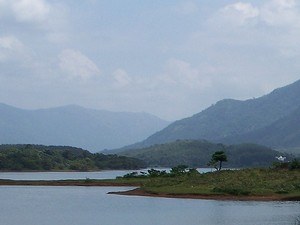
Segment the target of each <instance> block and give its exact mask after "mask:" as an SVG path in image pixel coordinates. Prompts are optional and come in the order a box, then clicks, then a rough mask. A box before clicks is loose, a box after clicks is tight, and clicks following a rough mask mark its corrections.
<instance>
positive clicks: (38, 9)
mask: <svg viewBox="0 0 300 225" xmlns="http://www.w3.org/2000/svg"><path fill="white" fill-rule="evenodd" d="M66 15H67V13H66V10H65V8H64V6H63V5H62V3H57V2H51V1H46V0H14V1H11V0H0V18H1V17H2V18H3V20H2V23H3V24H4V23H5V24H9V26H10V28H11V29H10V30H11V31H12V32H14V33H16V30H17V31H18V32H20V33H26V29H28V28H30V30H31V32H33V31H34V32H41V31H42V32H43V34H44V35H45V37H47V38H48V41H50V42H54V43H61V42H65V41H66V40H67V39H68V38H67V36H68V35H67V33H66V31H67V27H68V26H67V24H68V22H67V21H68V19H67V16H66ZM0 25H1V21H0ZM6 28H8V27H6ZM16 28H17V29H16ZM22 31H23V32H22ZM6 32H7V31H6ZM0 33H1V31H0Z"/></svg>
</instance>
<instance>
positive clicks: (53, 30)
mask: <svg viewBox="0 0 300 225" xmlns="http://www.w3.org/2000/svg"><path fill="white" fill-rule="evenodd" d="M299 71H300V1H293V0H266V1H262V0H257V1H250V0H248V1H232V0H218V1H210V0H198V1H196V0H195V1H193V0H190V1H188V0H187V1H176V0H143V1H141V0H103V1H102V0H99V1H97V0H85V1H74V0H65V1H62V0H52V1H50V0H49V1H48V0H0V102H3V103H6V104H10V105H14V106H17V107H21V108H27V109H36V108H45V107H53V106H60V105H66V104H78V105H81V106H84V107H89V108H95V109H107V110H112V111H144V112H149V113H152V114H155V115H157V116H160V117H162V118H164V119H168V120H174V119H180V118H183V117H186V116H191V115H192V114H195V113H197V112H200V111H201V110H203V109H204V108H206V107H208V106H210V105H211V104H213V103H215V102H216V101H218V100H221V99H223V98H235V99H247V98H252V97H258V96H261V95H263V94H266V93H268V92H270V91H271V90H272V89H274V88H277V87H280V86H284V85H286V84H289V83H292V82H294V81H296V80H298V79H299V78H300V72H299Z"/></svg>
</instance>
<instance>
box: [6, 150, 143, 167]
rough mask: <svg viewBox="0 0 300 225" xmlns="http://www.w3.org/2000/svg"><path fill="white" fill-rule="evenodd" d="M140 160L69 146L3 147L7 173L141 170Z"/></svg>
mask: <svg viewBox="0 0 300 225" xmlns="http://www.w3.org/2000/svg"><path fill="white" fill-rule="evenodd" d="M142 167H145V164H144V162H142V161H141V160H138V159H133V158H128V157H124V156H116V155H103V154H100V153H95V154H92V153H90V152H89V151H86V150H83V149H80V148H74V147H68V146H43V145H0V170H4V171H24V170H25V171H27V170H30V171H36V170H38V171H53V170H54V171H63V170H67V171H68V170H75V171H88V170H101V169H139V168H142Z"/></svg>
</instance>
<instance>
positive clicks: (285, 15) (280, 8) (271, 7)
mask: <svg viewBox="0 0 300 225" xmlns="http://www.w3.org/2000/svg"><path fill="white" fill-rule="evenodd" d="M261 20H262V21H263V22H265V23H266V24H267V25H269V26H292V27H294V26H299V25H300V12H299V8H298V7H297V4H296V2H295V1H294V0H273V1H269V2H267V3H266V4H264V5H263V6H262V8H261Z"/></svg>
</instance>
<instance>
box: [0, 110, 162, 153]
mask: <svg viewBox="0 0 300 225" xmlns="http://www.w3.org/2000/svg"><path fill="white" fill-rule="evenodd" d="M167 124H168V122H167V121H164V120H162V119H160V118H158V117H156V116H153V115H150V114H147V113H130V112H109V111H103V110H93V109H86V108H83V107H80V106H76V105H69V106H63V107H57V108H49V109H39V110H23V109H19V108H15V107H12V106H9V105H5V104H0V143H1V144H44V145H70V146H76V147H80V148H84V149H88V150H90V151H92V152H96V151H100V150H103V149H105V148H118V147H122V146H124V145H128V144H131V143H134V142H137V141H141V140H143V139H145V138H146V137H148V136H149V135H151V134H152V133H154V132H156V131H158V130H160V129H162V128H164V127H165V126H167Z"/></svg>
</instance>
